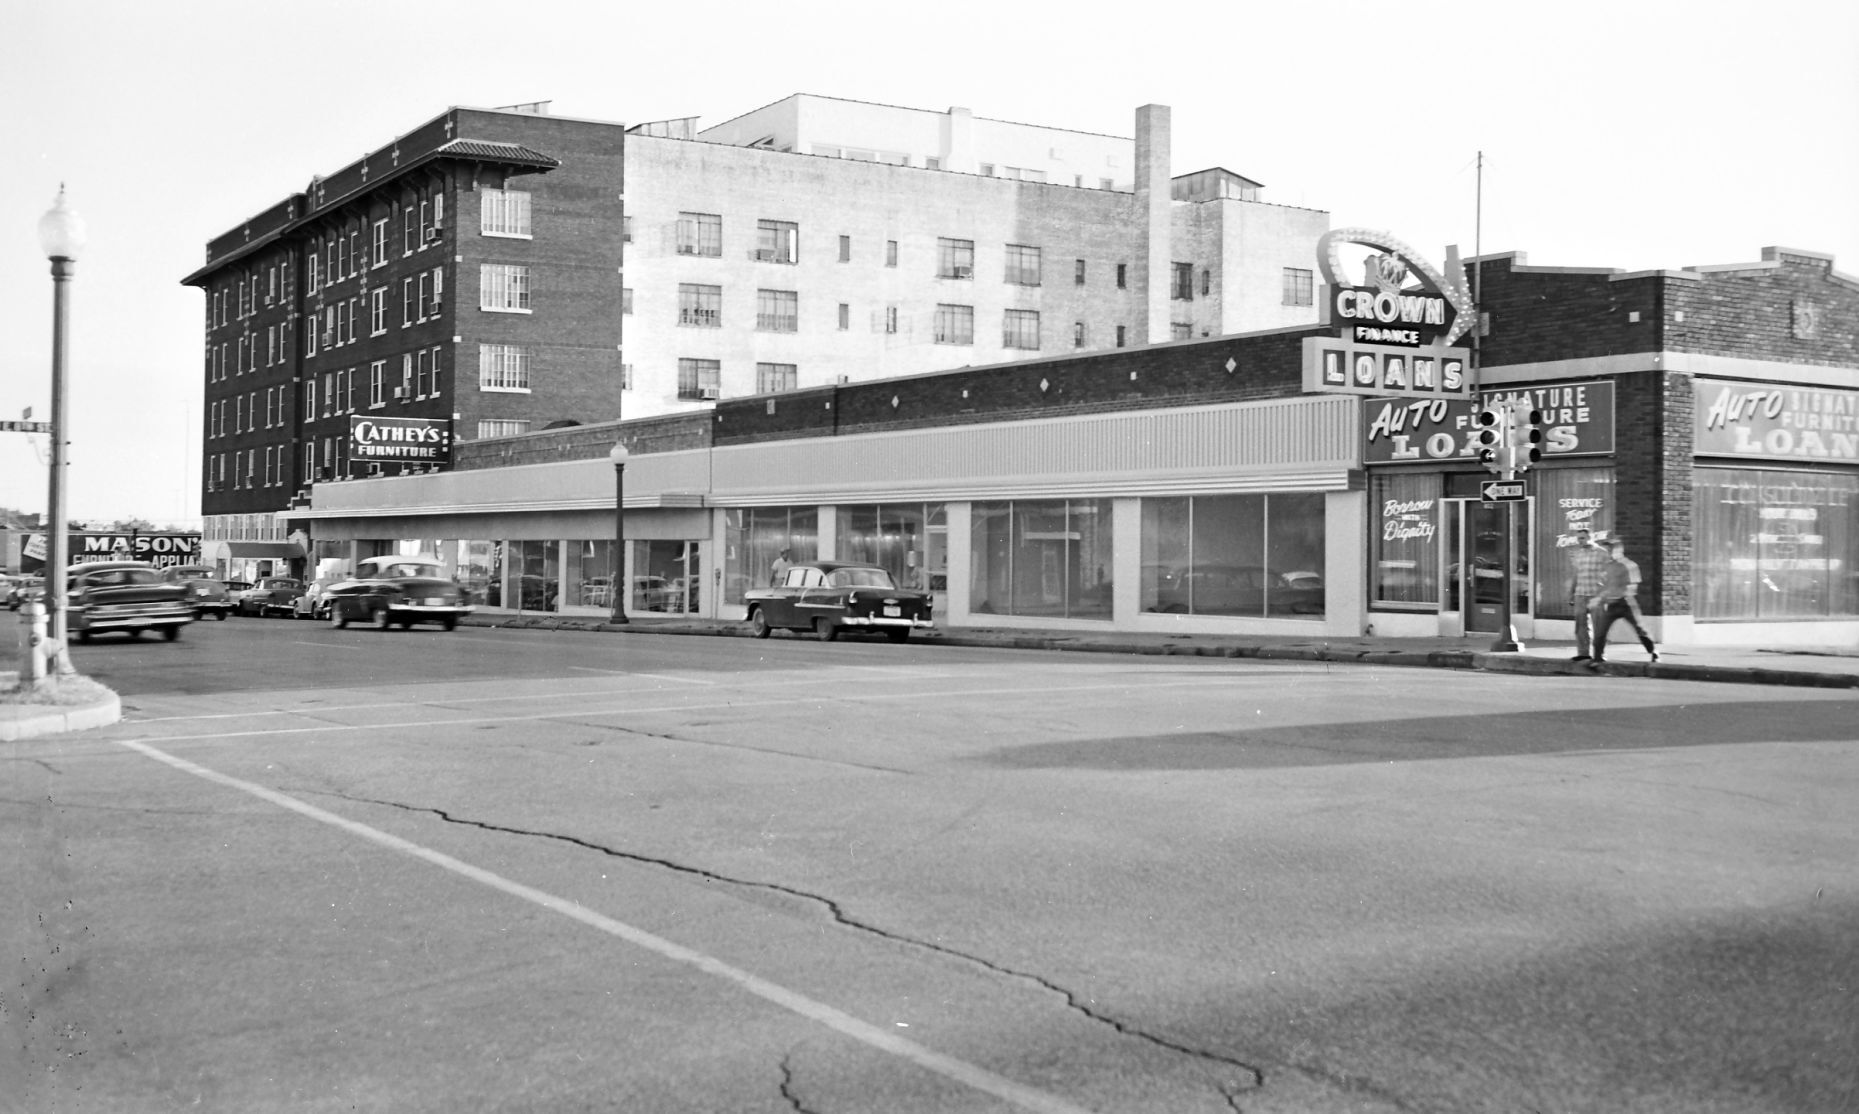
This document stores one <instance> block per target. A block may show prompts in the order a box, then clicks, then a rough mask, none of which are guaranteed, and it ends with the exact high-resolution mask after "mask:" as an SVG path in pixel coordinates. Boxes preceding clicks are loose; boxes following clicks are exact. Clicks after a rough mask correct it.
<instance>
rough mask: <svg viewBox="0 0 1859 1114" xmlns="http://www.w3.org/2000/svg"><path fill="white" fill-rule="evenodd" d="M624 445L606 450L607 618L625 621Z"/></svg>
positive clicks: (617, 445) (625, 454)
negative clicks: (609, 478)
mask: <svg viewBox="0 0 1859 1114" xmlns="http://www.w3.org/2000/svg"><path fill="white" fill-rule="evenodd" d="M626 457H627V452H626V446H625V445H622V444H620V443H619V442H618V441H615V442H614V443H613V448H611V449H609V450H608V451H607V459H608V460H611V461H612V462H613V615H612V618H611V619H610V620H609V621H611V622H614V623H619V624H624V623H626V621H627V619H626V597H627V595H628V592H627V584H626Z"/></svg>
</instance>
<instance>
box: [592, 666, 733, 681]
mask: <svg viewBox="0 0 1859 1114" xmlns="http://www.w3.org/2000/svg"><path fill="white" fill-rule="evenodd" d="M568 668H570V669H573V670H576V671H578V672H581V673H599V674H602V675H603V676H607V677H644V678H646V679H647V680H650V681H675V682H677V683H678V684H681V685H720V684H722V683H723V682H722V681H705V680H700V679H698V678H696V677H673V676H672V675H671V674H669V673H635V672H634V671H632V670H630V669H595V668H594V667H593V666H591V665H571V666H569V667H568Z"/></svg>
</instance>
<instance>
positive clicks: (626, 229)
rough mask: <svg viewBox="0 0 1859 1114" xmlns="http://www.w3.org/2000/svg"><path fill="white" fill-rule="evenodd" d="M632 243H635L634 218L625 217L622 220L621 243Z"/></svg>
mask: <svg viewBox="0 0 1859 1114" xmlns="http://www.w3.org/2000/svg"><path fill="white" fill-rule="evenodd" d="M632 242H633V218H632V217H631V216H630V215H628V216H623V217H621V218H620V243H622V244H630V243H632Z"/></svg>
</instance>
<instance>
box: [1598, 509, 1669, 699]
mask: <svg viewBox="0 0 1859 1114" xmlns="http://www.w3.org/2000/svg"><path fill="white" fill-rule="evenodd" d="M1607 555H1608V562H1607V574H1606V576H1605V578H1604V579H1603V580H1602V582H1601V590H1600V592H1598V593H1596V595H1595V597H1594V599H1593V600H1591V601H1590V610H1591V611H1593V612H1594V613H1595V614H1597V615H1599V616H1600V620H1599V623H1598V624H1597V627H1596V630H1595V632H1594V661H1593V663H1592V664H1590V666H1589V668H1591V669H1592V668H1593V667H1594V666H1596V665H1599V664H1601V662H1602V661H1603V660H1605V659H1606V656H1607V629H1608V628H1609V627H1611V626H1613V625H1614V620H1615V619H1625V620H1626V621H1627V622H1629V623H1631V624H1633V629H1634V631H1635V632H1637V633H1638V634H1639V636H1640V645H1642V646H1644V647H1646V652H1647V653H1648V654H1649V655H1651V660H1653V661H1658V660H1659V649H1658V647H1657V646H1655V645H1654V644H1653V640H1652V635H1650V634H1647V633H1646V628H1645V626H1643V625H1642V624H1641V623H1640V602H1639V591H1640V567H1639V565H1638V564H1636V563H1634V562H1633V561H1631V560H1629V559H1628V558H1627V550H1626V546H1625V545H1623V544H1621V541H1620V538H1619V537H1617V536H1616V537H1613V538H1609V539H1608V542H1607Z"/></svg>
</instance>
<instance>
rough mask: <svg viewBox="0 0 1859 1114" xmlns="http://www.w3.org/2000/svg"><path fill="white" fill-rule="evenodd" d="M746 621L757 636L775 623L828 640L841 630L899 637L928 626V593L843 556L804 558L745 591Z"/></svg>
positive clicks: (897, 639) (896, 639)
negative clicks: (770, 582) (773, 580)
mask: <svg viewBox="0 0 1859 1114" xmlns="http://www.w3.org/2000/svg"><path fill="white" fill-rule="evenodd" d="M744 602H745V603H746V604H747V605H748V608H749V616H748V618H749V626H750V627H751V628H752V629H753V630H754V631H755V636H756V637H757V638H767V637H768V636H769V635H770V634H772V633H773V632H774V631H775V629H776V628H781V629H784V630H793V631H811V632H813V633H814V634H816V635H818V636H819V637H820V640H821V641H823V642H831V641H832V640H833V639H835V638H837V637H839V634H840V632H842V631H864V632H868V633H876V632H879V631H882V632H884V634H885V636H886V637H888V638H889V639H890V640H891V641H893V642H902V641H904V640H905V639H907V638H909V637H910V632H911V631H913V630H928V629H930V628H932V627H934V626H935V625H936V624H935V623H934V622H932V621H931V619H930V607H931V599H930V594H929V593H928V592H920V591H917V590H916V589H914V588H899V587H898V586H897V582H896V581H894V580H892V579H891V574H890V572H888V571H887V570H885V569H883V568H880V567H879V566H877V565H861V564H853V563H850V562H843V561H807V562H803V563H801V564H797V565H793V566H791V567H790V568H789V569H788V570H787V575H786V577H785V578H784V579H783V580H782V582H781V583H780V584H777V585H774V586H773V587H770V588H752V589H750V590H749V591H748V592H746V593H744Z"/></svg>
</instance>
